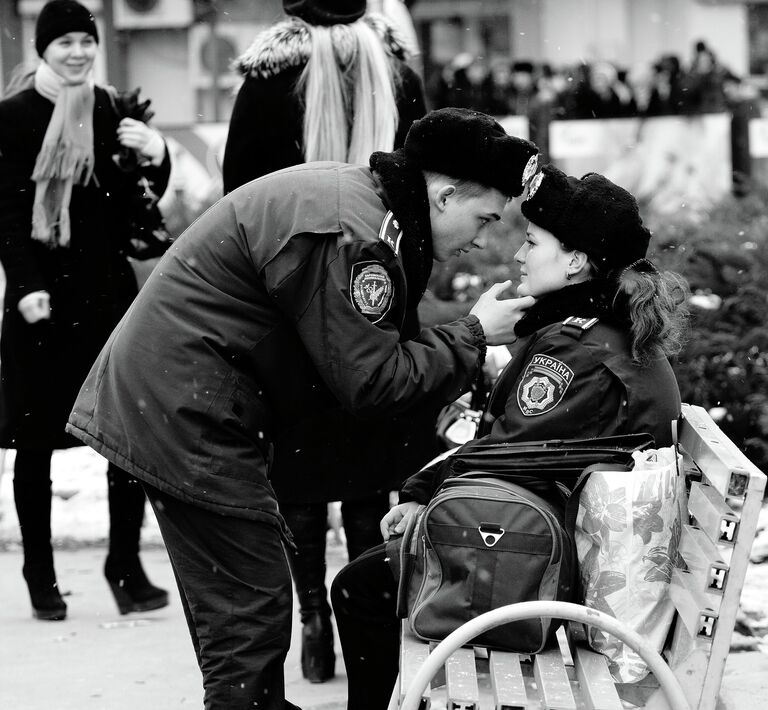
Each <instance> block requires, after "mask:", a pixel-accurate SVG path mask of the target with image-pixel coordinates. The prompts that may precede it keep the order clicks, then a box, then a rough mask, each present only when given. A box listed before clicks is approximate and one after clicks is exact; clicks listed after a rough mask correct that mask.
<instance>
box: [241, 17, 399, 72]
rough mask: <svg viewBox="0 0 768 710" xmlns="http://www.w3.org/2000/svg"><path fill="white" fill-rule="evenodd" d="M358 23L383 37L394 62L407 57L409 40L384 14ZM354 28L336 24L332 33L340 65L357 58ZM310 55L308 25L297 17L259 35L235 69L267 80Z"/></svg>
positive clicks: (301, 64) (298, 64)
mask: <svg viewBox="0 0 768 710" xmlns="http://www.w3.org/2000/svg"><path fill="white" fill-rule="evenodd" d="M358 22H365V23H366V24H367V25H369V26H370V27H371V28H372V29H373V30H374V32H376V34H377V35H378V36H379V37H381V40H382V43H383V45H384V50H385V51H386V53H387V55H388V56H390V57H391V58H393V59H400V60H405V59H407V57H408V50H407V49H406V46H407V43H406V40H405V39H404V38H403V37H402V36H401V34H400V33H399V31H398V30H397V29H396V28H395V27H394V26H393V25H391V24H390V23H389V21H388V20H386V19H385V18H384V17H383V16H382V15H379V14H376V13H369V14H367V15H365V17H363V18H362V19H361V20H358ZM350 27H351V25H333V26H332V27H331V28H330V30H331V34H332V37H333V45H334V47H335V48H336V52H337V54H338V55H339V58H340V60H341V63H342V64H344V65H346V64H348V63H349V62H350V61H351V59H352V57H353V55H354V38H353V34H352V30H351V29H350ZM309 53H310V30H309V25H308V24H307V23H306V22H304V20H301V19H299V18H298V17H289V18H287V19H286V20H282V21H280V22H278V23H276V24H274V25H272V26H271V27H269V28H267V29H266V30H264V31H263V32H260V33H259V34H258V35H256V39H254V41H253V43H252V44H251V46H250V47H248V49H247V50H246V51H245V52H244V53H243V54H242V55H241V56H240V57H238V58H237V59H236V60H235V62H234V64H233V68H234V69H235V71H238V72H240V73H241V74H242V75H243V76H249V75H250V76H253V77H257V78H262V79H268V78H270V77H272V76H276V75H277V74H280V73H281V72H283V71H285V70H286V69H291V68H294V67H301V66H304V64H306V63H307V60H308V59H309Z"/></svg>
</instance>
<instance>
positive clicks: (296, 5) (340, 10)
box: [283, 0, 366, 25]
mask: <svg viewBox="0 0 768 710" xmlns="http://www.w3.org/2000/svg"><path fill="white" fill-rule="evenodd" d="M365 8H366V0H283V9H284V10H285V12H286V14H288V15H294V16H295V17H299V18H301V19H302V20H304V21H305V22H308V23H309V24H310V25H348V24H350V23H351V22H355V20H359V19H360V18H361V17H362V16H363V15H364V14H365Z"/></svg>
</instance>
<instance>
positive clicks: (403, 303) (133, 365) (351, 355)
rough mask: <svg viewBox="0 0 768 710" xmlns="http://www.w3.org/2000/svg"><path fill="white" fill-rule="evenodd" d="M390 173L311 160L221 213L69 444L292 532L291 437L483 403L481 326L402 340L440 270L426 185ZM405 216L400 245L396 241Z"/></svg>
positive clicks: (145, 293)
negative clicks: (337, 423)
mask: <svg viewBox="0 0 768 710" xmlns="http://www.w3.org/2000/svg"><path fill="white" fill-rule="evenodd" d="M376 155H381V154H376ZM383 162H384V163H386V161H383ZM374 164H378V162H377V161H374ZM376 176H377V177H375V176H374V174H373V173H372V171H371V169H369V168H366V167H362V166H350V165H343V164H338V163H309V164H305V165H302V166H296V167H293V168H288V169H286V170H283V171H279V172H277V173H272V174H270V175H268V176H265V177H263V178H261V179H260V180H258V181H255V182H252V183H249V184H247V185H244V186H243V187H241V188H239V189H237V190H235V191H234V192H232V193H230V194H229V195H226V196H225V197H224V198H223V199H221V200H220V201H219V202H217V203H216V204H215V205H214V206H213V207H211V208H210V209H209V210H208V211H207V212H206V213H205V214H204V215H203V216H202V217H200V218H199V219H198V220H197V221H196V222H195V223H194V224H192V226H191V227H190V228H189V229H187V231H186V232H185V233H184V234H183V235H182V236H181V237H180V238H179V239H178V240H177V241H176V242H175V243H174V244H173V246H171V248H170V249H169V251H168V252H166V254H165V255H164V256H163V258H162V259H161V261H160V263H159V264H158V266H157V267H156V268H155V270H154V271H153V272H152V274H151V276H150V277H149V279H148V281H147V282H146V284H145V286H144V287H143V288H142V290H141V292H140V293H139V295H138V297H137V298H136V300H135V301H134V303H133V305H132V306H131V308H130V309H129V311H128V313H127V314H126V316H125V318H123V320H122V322H121V323H120V324H119V325H118V327H117V328H116V329H115V331H114V333H113V334H112V336H111V338H110V340H109V342H108V343H107V345H106V346H105V348H104V350H103V351H102V353H101V355H100V356H99V359H98V360H97V362H96V364H95V365H94V367H93V369H92V370H91V373H90V375H89V376H88V379H87V380H86V382H85V384H84V385H83V389H82V390H81V392H80V395H79V397H78V399H77V402H76V404H75V408H74V410H73V412H72V415H71V417H70V420H69V421H70V425H69V427H68V430H69V431H70V432H71V433H73V434H75V435H76V436H78V437H79V438H81V439H82V440H83V441H84V442H86V443H87V444H89V445H90V446H92V447H93V448H95V449H96V450H97V451H99V452H100V453H102V454H103V455H104V456H105V457H106V458H108V459H109V460H111V461H113V462H114V463H116V464H117V465H119V466H120V467H122V468H124V469H125V470H127V471H129V472H130V473H133V474H134V475H135V476H137V477H138V478H140V479H143V480H144V481H147V482H149V483H150V484H152V485H153V486H155V487H157V488H160V489H162V490H165V491H166V492H167V493H169V494H171V495H173V496H176V497H178V498H181V499H182V500H185V501H187V502H190V503H192V504H194V505H199V506H201V507H204V508H208V509H211V510H214V511H218V512H221V513H224V514H227V515H234V516H241V517H246V518H250V519H257V520H267V521H272V522H275V523H279V522H280V517H279V514H278V511H277V504H276V501H275V498H274V495H273V492H272V490H271V486H270V484H269V481H268V468H269V459H270V450H271V449H272V446H273V442H274V438H275V432H278V431H280V430H281V429H284V428H285V427H290V426H293V425H295V424H296V422H298V421H300V420H301V419H302V418H304V417H309V418H315V417H317V416H318V414H322V413H324V412H328V413H329V416H332V415H333V413H334V412H336V411H337V410H338V409H339V408H340V407H343V408H345V409H347V410H349V411H351V412H353V413H354V414H355V415H356V416H358V417H360V418H361V419H362V418H363V417H367V418H369V417H375V416H377V415H380V414H381V413H382V412H390V413H397V412H399V411H403V410H405V409H408V408H410V407H412V406H413V405H414V404H417V403H420V404H423V405H432V406H438V405H439V404H441V403H447V402H450V401H452V400H453V399H455V398H456V397H457V396H458V395H459V394H460V393H462V392H463V391H465V390H466V389H467V388H468V387H469V383H470V382H471V381H472V379H473V378H474V377H475V375H476V373H477V372H478V369H479V368H480V366H481V363H482V360H483V357H484V350H485V341H484V337H483V334H482V328H481V327H480V324H479V322H478V321H477V318H475V317H474V316H467V317H466V318H464V319H462V320H459V321H456V322H454V323H451V324H448V325H445V326H439V327H436V328H433V329H429V330H425V331H422V332H421V334H420V335H419V337H418V338H416V339H414V340H410V341H407V342H401V340H402V335H401V328H402V327H403V319H404V317H405V314H406V311H407V309H408V308H409V307H412V303H411V301H418V299H419V298H420V297H421V292H420V291H419V290H418V289H416V290H414V291H409V290H407V289H406V283H409V284H410V283H412V281H413V279H415V278H416V276H414V275H412V276H411V277H409V276H408V272H409V271H411V270H413V268H414V266H415V267H416V270H417V272H420V278H421V279H423V280H424V282H425V281H426V277H427V276H428V274H429V270H430V267H431V233H430V223H429V207H428V203H427V195H426V185H425V183H424V178H423V176H422V175H421V173H420V172H419V171H417V170H415V169H407V168H406V167H401V168H399V169H389V168H388V167H387V165H385V164H382V165H381V172H380V173H377V174H376ZM377 178H378V179H377ZM419 181H420V182H419ZM388 207H389V208H391V209H392V211H393V212H394V214H395V216H396V218H397V221H398V227H397V228H398V229H402V230H403V236H402V238H401V239H399V240H397V239H390V238H387V237H389V233H385V234H384V235H383V237H384V238H380V236H379V233H380V229H381V226H382V224H383V223H384V220H385V216H387V208H388ZM363 474H364V472H363ZM309 475H311V474H309Z"/></svg>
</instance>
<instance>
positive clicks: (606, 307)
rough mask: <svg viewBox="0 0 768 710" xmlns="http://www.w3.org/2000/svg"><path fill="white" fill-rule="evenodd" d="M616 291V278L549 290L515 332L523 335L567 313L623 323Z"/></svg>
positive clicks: (614, 323) (559, 318)
mask: <svg viewBox="0 0 768 710" xmlns="http://www.w3.org/2000/svg"><path fill="white" fill-rule="evenodd" d="M615 294H616V282H615V281H609V280H607V279H591V280H590V281H585V282H583V283H579V284H573V285H572V286H566V287H565V288H561V289H560V290H559V291H555V292H554V293H548V294H547V295H546V296H543V297H542V298H540V299H539V300H538V301H536V303H535V304H534V305H533V306H531V307H530V308H529V309H528V310H527V311H526V313H525V315H524V316H523V317H522V318H521V319H520V320H519V321H518V323H517V325H516V326H515V333H516V334H517V335H518V336H519V337H521V338H522V337H524V336H526V335H530V334H531V333H535V332H536V331H537V330H540V329H541V328H544V327H545V326H548V325H552V324H553V323H558V322H562V321H564V320H565V319H566V318H568V317H569V316H577V317H580V318H599V319H600V320H601V321H604V322H608V323H610V324H612V325H626V324H628V322H629V318H628V316H626V315H624V316H622V314H621V313H620V312H617V310H616V309H615V308H614V303H613V301H614V296H615Z"/></svg>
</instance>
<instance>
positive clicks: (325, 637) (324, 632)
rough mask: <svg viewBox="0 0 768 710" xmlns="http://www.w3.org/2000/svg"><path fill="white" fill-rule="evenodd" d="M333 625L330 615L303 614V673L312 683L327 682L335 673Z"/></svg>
mask: <svg viewBox="0 0 768 710" xmlns="http://www.w3.org/2000/svg"><path fill="white" fill-rule="evenodd" d="M335 667H336V655H335V654H334V652H333V626H332V625H331V617H330V615H326V614H323V613H321V612H319V611H315V612H311V613H310V614H307V615H306V616H305V615H304V614H302V629H301V673H302V675H303V676H304V677H305V678H306V679H307V680H308V681H309V682H310V683H325V681H327V680H330V679H331V678H333V676H334V675H335Z"/></svg>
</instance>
